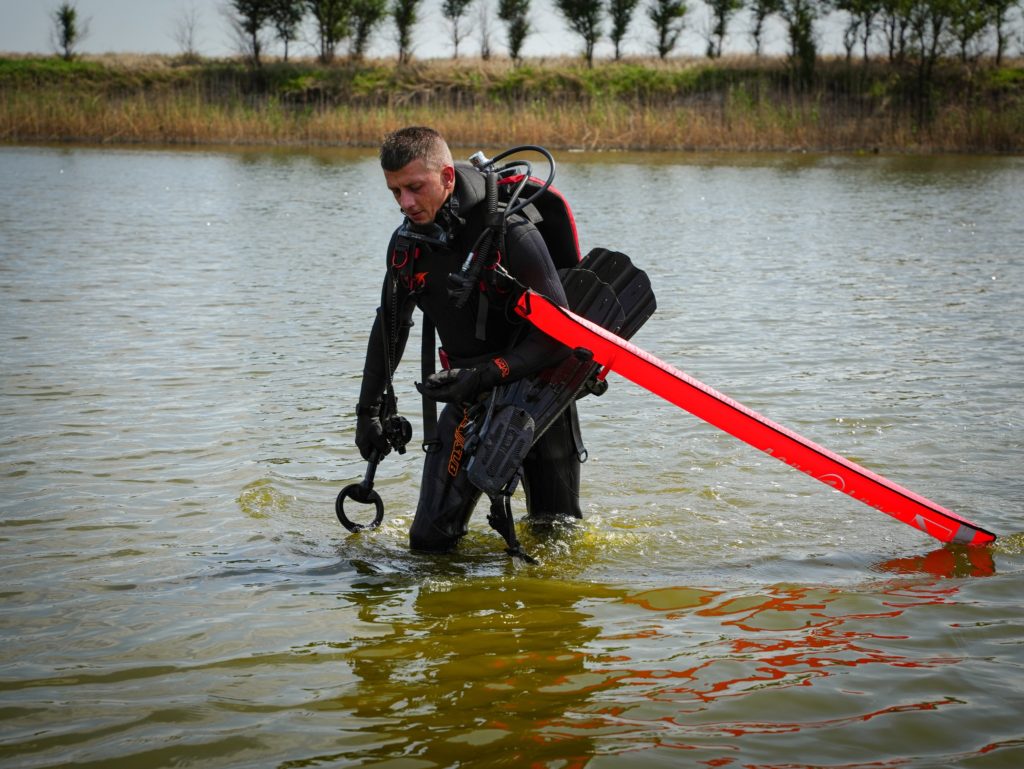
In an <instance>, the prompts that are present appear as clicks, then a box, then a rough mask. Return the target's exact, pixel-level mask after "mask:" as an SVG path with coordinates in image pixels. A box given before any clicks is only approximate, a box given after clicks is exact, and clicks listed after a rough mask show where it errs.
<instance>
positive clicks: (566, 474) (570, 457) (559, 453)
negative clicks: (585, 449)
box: [523, 403, 583, 519]
mask: <svg viewBox="0 0 1024 769" xmlns="http://www.w3.org/2000/svg"><path fill="white" fill-rule="evenodd" d="M576 418H577V417H576V404H575V403H573V404H570V406H569V408H567V409H566V410H565V411H564V412H563V413H562V415H561V416H559V417H558V419H556V420H555V422H554V424H552V425H551V427H549V428H548V429H547V430H546V431H545V433H544V434H543V435H542V436H541V437H540V440H538V441H537V442H536V443H535V444H534V445H533V448H531V449H530V453H529V454H527V455H526V459H524V460H523V489H524V490H525V492H526V509H527V511H528V513H529V516H530V518H532V519H545V518H554V517H555V516H558V515H567V516H571V517H573V518H582V517H583V513H582V512H581V511H580V458H579V455H578V454H577V449H576V439H575V437H574V434H573V433H574V431H573V420H575V419H576Z"/></svg>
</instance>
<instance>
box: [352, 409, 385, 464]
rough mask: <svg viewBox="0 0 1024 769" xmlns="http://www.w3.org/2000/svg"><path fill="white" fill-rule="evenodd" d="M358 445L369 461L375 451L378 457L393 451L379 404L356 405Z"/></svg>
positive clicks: (360, 451)
mask: <svg viewBox="0 0 1024 769" xmlns="http://www.w3.org/2000/svg"><path fill="white" fill-rule="evenodd" d="M356 446H358V447H359V453H360V455H362V457H363V459H365V460H367V461H369V459H370V457H371V456H373V454H374V453H375V452H376V453H377V455H378V457H383V456H384V455H385V454H387V453H388V452H389V451H391V444H389V443H388V439H387V437H386V436H385V435H384V426H383V425H382V424H381V422H380V407H379V406H362V405H360V406H356Z"/></svg>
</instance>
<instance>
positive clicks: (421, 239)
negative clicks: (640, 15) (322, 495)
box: [356, 127, 582, 552]
mask: <svg viewBox="0 0 1024 769" xmlns="http://www.w3.org/2000/svg"><path fill="white" fill-rule="evenodd" d="M380 160H381V167H382V169H383V171H384V178H385V181H386V182H387V186H388V189H389V190H390V191H391V193H392V194H393V195H394V197H395V200H396V202H397V203H398V205H399V207H400V208H401V210H402V213H403V214H404V215H405V221H404V222H403V223H402V225H401V226H400V227H399V228H398V229H397V230H396V231H395V233H394V234H393V235H392V237H391V242H390V244H389V247H388V253H387V274H386V275H385V279H384V287H383V292H382V300H381V306H382V311H381V312H378V314H377V319H376V321H375V322H374V325H373V328H372V330H371V332H370V339H369V343H368V345H367V353H366V362H365V365H364V369H363V381H362V386H361V389H360V395H359V405H358V407H357V409H356V414H357V422H356V445H357V446H358V447H359V450H360V453H361V454H362V456H363V458H364V459H370V457H371V456H373V455H374V454H375V453H376V454H378V455H380V456H383V455H384V454H386V453H387V452H388V450H389V449H390V446H389V443H388V439H387V435H386V431H385V429H384V426H383V425H382V424H381V419H380V406H381V402H382V397H383V394H384V392H385V389H386V387H388V386H389V384H390V378H391V374H392V373H393V370H394V369H395V368H396V367H397V365H398V363H399V361H400V360H401V358H402V353H403V351H404V349H405V344H406V341H407V339H408V336H409V329H410V327H411V326H412V314H413V311H414V310H415V308H416V307H419V308H420V310H422V311H423V313H424V315H425V316H426V318H428V319H429V320H430V321H432V322H433V324H434V327H435V328H436V330H437V334H438V336H439V338H440V342H441V345H442V351H443V353H442V364H443V365H444V366H445V369H446V370H445V371H443V372H441V373H439V374H437V375H434V376H431V377H428V378H427V380H426V381H425V382H423V383H422V384H421V385H419V387H420V388H421V392H423V393H424V395H426V396H427V397H429V398H432V399H433V400H436V401H438V402H442V403H445V404H446V405H445V406H444V409H443V410H442V412H441V414H440V417H439V419H438V424H437V435H436V440H435V441H434V443H433V445H430V446H427V447H425V448H426V449H427V453H426V456H425V459H424V464H423V480H422V485H421V488H420V497H419V503H418V505H417V508H416V515H415V518H414V519H413V522H412V526H411V528H410V531H409V541H410V546H411V547H412V548H413V549H414V550H422V551H431V552H444V551H448V550H451V549H452V548H453V547H454V546H455V545H456V544H457V542H458V540H459V539H460V538H461V537H462V536H463V535H464V534H465V533H466V527H467V523H468V521H469V518H470V516H471V515H472V512H473V509H474V507H475V505H476V503H477V501H478V500H479V498H480V491H479V489H477V488H475V487H474V486H473V485H472V484H471V483H470V482H469V480H468V478H467V474H466V467H465V464H466V463H465V461H464V459H465V458H464V457H463V444H464V440H465V437H466V436H465V434H464V432H463V430H464V428H465V427H466V424H467V421H468V416H467V414H468V410H469V408H470V407H471V406H472V405H473V404H474V403H476V402H477V401H478V400H479V399H480V397H481V396H482V395H484V394H485V393H487V392H488V391H489V390H490V389H492V388H493V387H494V386H496V385H498V384H504V383H510V382H514V381H516V380H518V379H521V378H524V377H527V376H530V375H532V374H535V373H537V372H538V371H540V370H542V369H545V368H548V367H550V366H553V365H555V364H557V363H558V362H559V361H561V360H562V359H563V358H564V357H565V356H567V355H568V354H569V350H568V348H566V347H564V346H562V345H560V344H558V343H556V342H554V341H553V340H551V339H550V338H548V337H546V336H545V335H543V334H542V333H540V332H539V331H536V330H534V329H532V328H531V327H529V326H528V325H525V324H524V323H523V322H522V321H520V320H519V319H518V318H517V316H516V315H515V314H514V313H513V312H512V310H511V308H510V307H509V306H508V299H509V298H510V297H514V296H516V293H515V292H514V291H512V290H511V289H512V288H513V286H514V285H515V284H514V283H510V282H509V279H508V278H507V277H504V276H500V275H499V271H497V270H493V269H491V270H485V272H484V274H483V275H482V277H481V279H480V280H479V285H478V286H474V287H473V291H472V295H471V296H469V297H468V301H465V302H464V304H462V306H459V304H460V303H459V302H457V301H456V300H455V299H454V298H453V296H452V294H451V292H450V288H451V281H450V278H449V276H450V275H451V274H453V273H458V272H459V270H460V268H461V266H462V264H463V262H464V260H465V259H466V256H467V254H468V253H469V252H470V251H471V249H472V248H473V247H474V244H477V243H478V237H479V235H480V233H481V231H482V230H483V228H484V226H485V211H484V206H482V205H480V201H479V195H478V194H476V193H475V191H474V190H473V189H472V181H473V180H472V177H471V176H470V174H474V173H476V172H475V171H473V170H472V169H470V170H469V171H468V172H467V171H465V170H463V169H461V168H459V169H457V168H456V165H455V163H454V162H453V160H452V156H451V152H450V150H449V148H448V146H447V144H446V142H445V141H444V139H443V138H442V137H441V136H440V135H439V134H438V133H437V132H436V131H434V130H432V129H429V128H424V127H409V128H404V129H401V130H398V131H396V132H394V133H392V134H390V135H389V136H388V137H387V138H386V139H385V141H384V143H383V145H382V146H381V150H380ZM498 258H499V261H500V265H501V268H502V269H503V270H504V271H505V272H507V273H508V275H509V276H511V279H512V280H514V281H515V283H518V284H520V286H525V287H529V288H532V289H534V290H536V291H538V292H540V293H542V294H544V295H545V296H547V297H549V298H550V299H552V300H553V301H555V302H558V303H560V304H562V305H564V304H565V303H566V300H565V292H564V289H563V287H562V283H561V282H560V280H559V276H558V273H557V271H556V269H555V265H554V263H553V262H552V259H551V256H550V254H549V253H548V249H547V246H546V244H545V242H544V239H543V237H542V236H541V235H540V233H539V232H538V230H537V228H536V227H535V226H534V225H533V224H532V223H531V222H530V221H528V219H527V218H525V217H522V216H519V215H513V216H511V217H509V218H508V219H507V220H506V222H505V231H504V238H503V242H502V243H501V244H500V249H499V256H498ZM389 366H390V368H391V371H388V367H389ZM575 420H576V414H575V407H573V406H570V408H568V409H567V410H566V411H565V412H564V413H563V414H562V415H561V416H560V417H558V419H557V420H556V422H555V423H554V424H553V425H552V426H551V427H550V428H548V430H547V431H546V432H545V433H544V434H543V435H542V436H541V437H540V439H538V441H537V442H536V443H535V444H534V445H533V447H532V448H531V449H530V452H529V454H528V455H527V456H526V459H525V460H524V462H523V487H524V490H525V493H526V504H527V510H528V513H529V515H530V517H531V518H535V519H538V518H539V519H550V518H552V517H554V516H559V515H567V516H571V517H575V518H579V517H582V516H581V512H580V507H579V479H580V458H579V453H578V451H577V448H576V446H577V439H576V438H575V437H574V427H575V428H576V430H578V424H576V423H575Z"/></svg>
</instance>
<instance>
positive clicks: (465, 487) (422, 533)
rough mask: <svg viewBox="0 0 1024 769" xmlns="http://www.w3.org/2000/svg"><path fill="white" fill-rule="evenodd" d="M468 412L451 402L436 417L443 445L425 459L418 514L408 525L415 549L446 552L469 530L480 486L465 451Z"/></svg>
mask: <svg viewBox="0 0 1024 769" xmlns="http://www.w3.org/2000/svg"><path fill="white" fill-rule="evenodd" d="M464 426H465V412H464V410H463V408H462V406H458V405H453V404H449V405H447V406H445V407H444V409H443V410H442V411H441V414H440V416H439V417H438V420H437V438H438V440H439V441H440V442H441V445H440V448H438V449H437V450H435V451H432V452H430V453H429V454H426V455H425V457H424V459H423V481H422V484H421V485H420V499H419V504H418V505H417V507H416V516H415V517H414V518H413V521H412V526H411V527H410V528H409V546H410V547H411V548H412V549H413V550H422V551H427V552H432V553H443V552H448V551H449V550H452V549H453V548H454V547H455V546H456V545H457V544H458V542H459V540H460V539H461V538H462V536H463V535H464V534H465V533H466V526H467V524H468V523H469V517H470V516H471V515H472V514H473V508H474V507H475V506H476V503H477V500H478V499H479V498H480V490H479V489H477V488H476V487H475V486H473V485H472V484H471V483H470V482H469V479H468V478H467V477H466V469H465V466H464V465H465V461H466V459H467V458H466V457H464V456H463V455H462V446H463V436H462V430H463V428H464Z"/></svg>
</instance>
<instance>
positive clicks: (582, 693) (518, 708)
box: [321, 567, 622, 766]
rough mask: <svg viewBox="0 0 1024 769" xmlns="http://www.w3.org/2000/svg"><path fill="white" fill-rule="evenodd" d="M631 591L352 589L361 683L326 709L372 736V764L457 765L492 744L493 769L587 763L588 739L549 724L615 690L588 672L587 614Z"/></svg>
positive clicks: (439, 581)
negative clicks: (399, 760) (412, 760)
mask: <svg viewBox="0 0 1024 769" xmlns="http://www.w3.org/2000/svg"><path fill="white" fill-rule="evenodd" d="M363 570H364V571H371V569H367V568H365V567H364V568H363ZM621 595H622V593H621V592H620V591H617V590H613V589H610V588H606V587H602V586H600V585H589V584H585V583H575V582H565V581H555V580H550V579H536V578H532V577H516V578H511V579H510V578H503V577H498V578H488V579H482V580H480V579H478V580H476V581H475V582H474V584H473V585H472V587H471V588H468V587H467V585H465V584H460V582H459V581H458V580H448V579H446V578H443V577H434V578H430V579H427V580H426V581H425V582H424V583H423V584H421V585H418V586H411V585H408V584H402V580H400V581H398V582H396V581H395V580H394V578H393V577H377V576H373V575H372V574H370V575H367V576H365V577H364V578H362V579H359V580H357V581H356V582H355V583H353V585H352V589H351V590H348V591H346V592H345V594H344V597H345V598H347V599H348V600H350V601H351V602H352V603H353V604H354V605H355V606H357V607H358V619H359V621H360V623H361V624H360V625H359V626H357V632H356V635H355V636H354V637H353V638H352V639H351V641H349V642H347V643H345V644H344V646H345V648H346V649H347V651H346V652H345V658H346V659H347V660H348V661H349V663H350V665H351V668H352V671H353V672H354V673H355V675H356V676H357V679H358V683H357V684H356V685H355V686H354V687H353V688H352V689H351V690H349V691H346V692H345V693H344V694H343V695H341V696H339V697H338V698H337V699H336V700H333V701H331V702H329V703H322V704H321V706H322V707H328V708H331V709H338V710H340V711H344V712H346V713H349V714H351V715H352V716H354V717H356V718H357V719H358V720H357V721H355V722H354V723H356V724H358V726H357V728H358V730H359V731H362V732H366V733H367V735H372V741H371V742H372V744H370V745H368V746H365V747H364V748H363V749H362V750H361V752H360V754H361V756H363V757H364V758H379V759H386V758H391V757H394V756H395V755H398V754H401V755H405V756H415V757H416V758H417V759H418V760H422V761H427V762H430V765H434V766H455V765H460V764H461V763H463V762H464V761H465V759H466V756H467V750H470V751H472V750H474V749H479V748H484V747H486V749H487V756H488V762H489V763H490V765H494V766H503V765H508V766H522V765H523V764H524V762H527V761H531V762H534V763H535V764H539V765H544V766H555V765H561V766H583V765H585V764H586V763H587V761H588V760H589V758H590V757H591V756H592V755H593V753H594V744H593V742H592V739H591V737H590V735H588V734H587V733H585V732H584V733H573V734H558V733H554V732H549V731H548V730H547V726H548V725H549V724H552V723H558V722H559V721H560V720H561V719H564V718H565V717H566V715H567V714H568V713H570V712H571V711H573V710H574V709H578V708H579V707H581V705H583V704H584V703H585V702H586V701H587V700H588V699H589V697H590V695H591V693H592V692H594V691H597V690H599V689H601V688H605V687H607V686H609V685H611V684H610V682H609V681H608V680H607V678H606V677H605V676H603V675H601V674H599V673H596V674H595V673H593V672H592V671H590V670H589V667H588V664H587V662H588V660H587V653H586V651H585V647H586V645H587V644H588V643H589V642H590V641H592V640H593V639H595V638H596V637H597V636H598V635H599V634H600V632H601V631H600V628H599V626H598V625H596V624H595V623H594V622H593V621H592V620H593V614H592V613H591V612H588V611H587V610H586V609H585V608H584V607H585V606H586V605H587V604H589V603H593V602H595V601H608V600H611V599H616V598H618V597H620V596H621ZM524 736H528V739H525V740H524Z"/></svg>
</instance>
